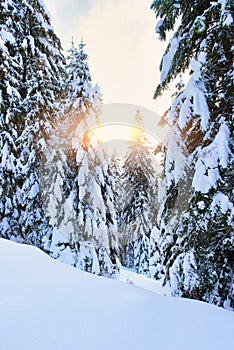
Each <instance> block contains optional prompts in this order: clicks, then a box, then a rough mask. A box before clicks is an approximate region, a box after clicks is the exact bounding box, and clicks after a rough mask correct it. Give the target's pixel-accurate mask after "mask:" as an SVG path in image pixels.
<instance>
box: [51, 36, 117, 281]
mask: <svg viewBox="0 0 234 350" xmlns="http://www.w3.org/2000/svg"><path fill="white" fill-rule="evenodd" d="M84 46H85V44H84V43H83V41H81V43H80V44H79V45H78V48H76V47H75V45H74V43H72V47H71V49H70V54H69V56H68V63H67V80H66V81H65V84H64V91H65V95H64V98H65V100H64V101H63V104H62V106H61V109H62V111H63V123H62V128H58V131H57V135H55V140H53V139H52V140H51V159H50V161H49V162H50V164H51V169H53V168H54V167H55V168H57V169H59V171H58V173H57V175H56V182H53V181H52V185H51V186H50V196H49V201H48V208H49V207H51V204H52V207H53V208H54V217H55V225H56V227H55V229H54V233H53V239H52V251H53V252H52V254H53V256H55V257H57V258H58V259H60V260H62V261H66V262H68V263H70V264H72V265H74V266H77V267H79V268H81V269H83V270H85V271H88V272H92V273H96V274H101V275H105V276H111V275H113V274H114V273H115V271H116V269H117V253H116V248H115V246H116V243H115V237H116V233H115V227H116V225H115V218H113V205H112V201H111V195H110V187H109V185H108V183H105V181H104V179H106V178H107V165H106V159H105V157H104V156H103V151H102V149H101V147H100V146H99V147H98V145H97V144H96V143H95V142H96V140H95V138H94V137H93V133H92V131H90V130H91V128H92V127H94V126H95V121H96V120H98V108H99V105H100V103H101V94H100V92H99V87H98V86H95V87H93V85H92V81H91V75H90V72H89V66H88V56H87V54H86V53H85V52H84ZM56 140H57V141H56ZM56 142H57V145H56V148H57V152H56V153H55V152H54V151H53V149H54V145H55V143H56ZM60 148H61V149H60ZM53 163H54V164H53ZM50 174H51V176H50V177H51V179H52V178H53V170H51V172H50ZM112 218H113V220H112Z"/></svg>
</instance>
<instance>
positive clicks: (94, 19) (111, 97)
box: [44, 0, 168, 114]
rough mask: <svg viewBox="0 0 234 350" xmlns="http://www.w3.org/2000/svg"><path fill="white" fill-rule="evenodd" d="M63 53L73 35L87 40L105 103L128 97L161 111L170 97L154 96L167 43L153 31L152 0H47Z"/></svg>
mask: <svg viewBox="0 0 234 350" xmlns="http://www.w3.org/2000/svg"><path fill="white" fill-rule="evenodd" d="M44 2H45V4H46V5H47V9H48V10H49V12H50V13H51V16H52V24H53V26H54V29H55V31H56V33H57V34H58V36H59V37H60V39H61V41H62V45H63V47H64V49H65V53H66V51H67V50H68V48H69V47H70V43H71V38H72V37H74V39H75V41H76V42H77V43H79V41H80V38H81V37H83V39H84V42H85V43H86V44H87V46H86V51H87V53H88V55H89V65H90V70H91V75H92V79H93V83H96V82H97V83H99V84H100V86H101V90H102V93H103V97H104V103H113V102H114V103H129V104H135V105H139V106H143V107H145V108H149V109H151V110H153V111H154V112H156V113H159V114H162V113H163V112H164V111H165V110H166V108H167V104H168V97H164V98H161V99H160V100H158V101H153V93H154V90H155V87H156V84H157V83H158V82H159V79H160V74H159V64H160V60H161V57H162V53H163V49H164V47H165V44H162V43H161V42H160V41H159V40H158V38H157V35H156V34H155V32H154V28H155V25H156V19H155V14H154V12H153V11H152V10H150V4H151V1H150V0H66V1H64V0H44Z"/></svg>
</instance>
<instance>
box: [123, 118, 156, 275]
mask: <svg viewBox="0 0 234 350" xmlns="http://www.w3.org/2000/svg"><path fill="white" fill-rule="evenodd" d="M136 125H137V126H138V128H139V129H138V132H137V135H136V137H135V139H134V142H133V144H132V145H130V146H129V150H128V154H127V157H126V160H125V163H124V170H123V193H124V198H125V204H124V208H123V209H122V223H121V232H120V252H121V250H124V253H121V256H123V257H124V260H123V261H121V262H122V264H123V265H124V266H128V267H132V268H133V267H134V269H135V270H136V272H138V273H143V274H149V239H150V233H151V230H152V227H153V220H154V219H155V218H154V216H155V196H154V194H155V171H154V168H153V165H152V159H151V154H150V152H149V149H148V147H149V142H148V140H147V137H146V136H145V134H144V132H143V130H142V127H143V125H142V119H141V116H140V113H139V111H137V115H136Z"/></svg>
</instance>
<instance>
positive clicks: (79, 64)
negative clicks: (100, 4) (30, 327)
mask: <svg viewBox="0 0 234 350" xmlns="http://www.w3.org/2000/svg"><path fill="white" fill-rule="evenodd" d="M45 3H46V1H45ZM148 7H149V11H153V12H154V14H155V25H156V29H155V31H156V36H155V40H161V41H166V40H168V38H170V39H169V40H168V41H167V42H168V44H167V48H166V50H165V52H164V54H163V56H162V57H161V64H160V67H156V68H155V69H158V70H160V72H161V81H155V86H156V90H155V93H154V91H152V95H153V93H154V99H157V98H158V97H159V96H161V95H163V94H164V93H165V91H166V90H167V89H169V88H170V89H172V102H171V105H170V107H169V109H167V110H165V113H164V114H163V115H162V116H160V121H159V122H158V121H157V120H155V123H158V124H159V127H161V128H164V129H165V130H167V136H166V138H165V139H164V140H163V141H161V142H158V144H157V145H156V146H155V147H152V145H150V140H149V138H148V135H147V133H146V132H145V130H144V121H143V119H142V116H141V112H140V110H138V109H136V110H135V113H134V115H130V116H129V118H134V120H135V133H134V137H132V140H131V142H129V144H128V145H127V147H126V152H125V155H124V156H123V157H120V156H119V155H118V150H113V152H111V154H110V153H108V152H107V151H106V150H105V148H104V146H103V145H102V142H101V140H100V139H99V138H98V136H97V135H96V134H95V132H93V128H95V127H97V128H98V126H100V123H101V122H100V119H101V115H102V105H103V101H105V96H104V95H102V92H101V91H102V87H101V86H99V85H96V84H94V83H93V80H92V72H90V68H89V56H88V53H87V51H86V45H85V38H84V39H82V38H81V39H80V41H79V42H75V41H74V40H72V43H71V47H70V49H69V51H68V53H67V54H66V53H64V50H63V48H62V46H61V42H60V39H59V38H58V36H57V35H56V33H55V32H54V29H53V27H52V25H51V18H50V15H49V13H48V12H47V9H46V6H45V4H44V2H43V1H42V0H21V1H20V0H1V1H0V57H1V59H0V113H1V114H0V238H3V239H6V240H10V241H14V242H17V243H23V244H27V245H31V246H35V247H37V248H39V249H40V250H42V251H44V252H45V253H46V254H48V255H49V256H50V257H52V258H54V259H57V260H59V261H60V262H63V263H66V264H68V265H71V266H73V267H75V268H77V269H79V270H83V271H86V272H89V273H91V274H95V275H99V276H104V277H108V278H111V279H117V278H118V276H119V273H120V270H121V268H122V267H124V268H127V269H130V270H131V271H134V272H136V273H138V274H141V275H144V276H147V277H148V278H151V279H153V280H156V281H159V282H160V283H161V284H162V286H165V287H167V288H168V289H169V291H170V294H171V295H172V296H175V297H184V298H190V299H196V300H199V301H203V302H207V303H211V304H215V305H217V306H221V307H223V308H226V309H234V220H233V216H234V189H233V185H234V126H233V125H234V120H233V91H234V88H233V47H234V46H233V12H234V7H233V3H232V1H231V0H213V1H194V0H190V1H184V0H154V1H153V2H152V3H151V4H150V1H149V4H148ZM52 16H53V14H52ZM152 31H154V28H152ZM157 37H158V38H157ZM93 59H94V60H95V57H93ZM142 69H144V67H142ZM153 73H154V72H152V74H153ZM171 87H172V88H171ZM155 158H156V159H157V160H158V163H159V168H157V169H156V168H155V166H154V159H155Z"/></svg>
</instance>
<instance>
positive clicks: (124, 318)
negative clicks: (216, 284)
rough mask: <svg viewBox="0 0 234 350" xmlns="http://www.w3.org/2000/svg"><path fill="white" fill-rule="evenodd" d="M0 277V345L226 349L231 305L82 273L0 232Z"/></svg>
mask: <svg viewBox="0 0 234 350" xmlns="http://www.w3.org/2000/svg"><path fill="white" fill-rule="evenodd" d="M143 277H144V276H143ZM139 279H140V277H139ZM0 281H1V282H0V348H1V350H32V349H33V350H41V349H43V350H74V349H76V350H92V349H93V350H101V349H102V350H125V349H126V350H137V349H138V350H142V349H154V350H157V349H164V350H169V349H174V350H177V349H180V350H183V349H186V350H187V349H189V350H193V349H194V350H197V349H200V350H202V349H204V350H220V349H225V350H229V349H230V350H231V349H233V329H234V313H233V312H231V311H228V310H224V309H221V308H218V307H216V306H214V305H208V304H204V303H201V302H197V301H191V300H186V299H177V298H171V297H168V296H164V295H160V294H156V293H152V292H150V291H147V290H145V289H142V288H139V287H137V286H136V285H133V284H129V283H123V282H121V281H116V280H108V279H105V278H102V277H98V276H94V275H90V274H88V273H85V272H82V271H79V270H77V269H75V268H72V267H70V266H67V265H65V264H62V263H59V262H57V261H54V260H52V259H51V258H49V257H48V256H46V255H45V254H44V253H42V252H41V251H39V250H38V249H36V248H33V247H30V246H25V245H19V244H16V243H13V242H9V241H6V240H3V239H0ZM139 283H140V282H139ZM145 283H146V282H144V281H143V284H145Z"/></svg>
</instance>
